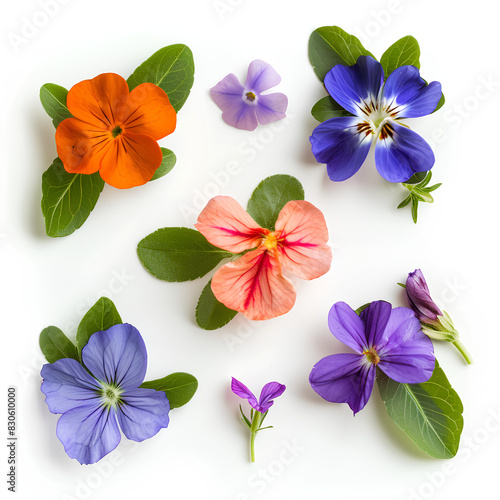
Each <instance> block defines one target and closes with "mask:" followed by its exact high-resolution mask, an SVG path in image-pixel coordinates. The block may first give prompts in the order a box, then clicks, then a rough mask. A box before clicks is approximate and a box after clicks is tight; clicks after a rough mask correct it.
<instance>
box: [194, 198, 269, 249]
mask: <svg viewBox="0 0 500 500" xmlns="http://www.w3.org/2000/svg"><path fill="white" fill-rule="evenodd" d="M195 227H196V229H198V231H199V232H200V233H201V234H202V235H203V236H205V238H206V239H207V240H208V241H209V243H211V244H212V245H215V246H216V247H219V248H222V249H223V250H227V251H228V252H233V253H240V252H243V251H244V250H250V249H252V248H255V247H257V246H259V245H260V243H261V241H262V238H263V237H264V236H265V235H266V234H268V233H269V230H268V229H263V228H261V227H260V226H259V225H258V224H257V223H256V222H255V221H254V220H253V219H252V217H250V215H248V213H247V212H246V211H245V210H244V209H243V207H242V206H241V205H240V204H239V203H238V202H237V201H236V200H235V199H234V198H231V197H230V196H216V197H215V198H212V199H211V200H210V201H209V202H208V203H207V206H206V207H205V208H204V209H203V210H202V212H201V213H200V215H199V216H198V222H197V223H196V224H195Z"/></svg>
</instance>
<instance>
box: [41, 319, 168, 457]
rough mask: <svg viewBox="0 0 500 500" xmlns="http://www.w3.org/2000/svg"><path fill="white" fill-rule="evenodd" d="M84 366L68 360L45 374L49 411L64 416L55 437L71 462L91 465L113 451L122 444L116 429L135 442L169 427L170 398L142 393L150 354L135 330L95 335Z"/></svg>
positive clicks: (122, 327) (152, 392) (45, 368)
mask: <svg viewBox="0 0 500 500" xmlns="http://www.w3.org/2000/svg"><path fill="white" fill-rule="evenodd" d="M82 361H83V364H84V365H85V368H86V369H85V368H84V367H83V366H82V365H81V364H80V363H79V362H78V361H76V360H75V359H70V358H64V359H59V360H57V361H56V362H54V363H52V364H47V365H44V366H43V368H42V372H41V375H42V378H43V382H42V386H41V390H42V392H43V393H44V394H45V402H46V403H47V405H48V407H49V410H50V411H51V412H52V413H62V416H61V417H60V418H59V421H58V422H57V437H58V438H59V439H60V441H61V442H62V444H63V445H64V449H65V451H66V453H67V454H68V455H69V456H70V457H71V458H76V459H77V460H78V461H79V462H80V463H81V464H93V463H95V462H97V461H98V460H100V459H101V458H102V457H104V456H105V455H107V454H108V453H109V452H110V451H112V450H114V449H115V448H116V447H117V446H118V443H119V442H120V429H119V427H118V423H119V424H120V427H121V430H122V431H123V433H124V434H125V436H126V437H127V438H128V439H132V440H133V441H144V440H145V439H148V438H150V437H152V436H154V435H155V434H156V433H157V432H158V431H159V430H160V429H162V428H164V427H167V426H168V422H169V417H168V412H169V410H170V404H169V402H168V399H167V396H166V394H165V393H164V392H161V391H155V390H154V389H144V388H140V385H141V384H142V382H143V381H144V376H145V374H146V365H147V353H146V346H145V345H144V341H143V339H142V337H141V334H140V333H139V332H138V331H137V329H136V328H134V327H133V326H132V325H129V324H122V325H115V326H112V327H111V328H109V329H108V330H106V331H99V332H96V333H94V334H93V335H92V336H91V337H90V339H89V341H88V343H87V345H86V346H85V347H84V348H83V349H82ZM87 370H88V371H87ZM117 421H118V422H117Z"/></svg>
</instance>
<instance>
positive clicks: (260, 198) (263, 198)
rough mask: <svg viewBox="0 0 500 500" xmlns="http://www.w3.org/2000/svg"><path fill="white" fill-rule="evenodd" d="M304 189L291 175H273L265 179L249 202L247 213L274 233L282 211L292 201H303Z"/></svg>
mask: <svg viewBox="0 0 500 500" xmlns="http://www.w3.org/2000/svg"><path fill="white" fill-rule="evenodd" d="M303 199H304V188H303V187H302V184H301V183H300V182H299V181H298V180H297V179H296V178H295V177H292V176H291V175H283V174H278V175H273V176H271V177H268V178H267V179H264V180H263V181H262V182H261V183H260V184H259V185H258V186H257V187H256V188H255V190H254V192H253V193H252V196H251V198H250V200H249V201H248V207H247V211H248V213H249V214H250V215H251V216H252V217H253V218H254V220H255V222H257V224H259V225H260V226H261V227H265V228H267V229H270V230H271V231H274V225H275V223H276V220H277V219H278V215H279V213H280V211H281V209H282V208H283V207H284V206H285V205H286V204H287V203H288V202H289V201H292V200H303Z"/></svg>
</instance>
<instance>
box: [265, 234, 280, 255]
mask: <svg viewBox="0 0 500 500" xmlns="http://www.w3.org/2000/svg"><path fill="white" fill-rule="evenodd" d="M278 236H279V235H278V233H276V232H274V233H269V234H268V235H267V236H266V237H265V238H264V239H263V240H262V243H264V246H265V247H266V248H267V249H268V250H269V251H271V252H272V251H274V250H276V249H277V248H278V241H279V238H278Z"/></svg>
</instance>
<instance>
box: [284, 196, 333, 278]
mask: <svg viewBox="0 0 500 500" xmlns="http://www.w3.org/2000/svg"><path fill="white" fill-rule="evenodd" d="M275 227H276V232H278V233H281V234H280V238H281V239H283V241H281V245H279V250H280V252H281V263H282V265H283V266H284V267H285V268H286V269H287V270H288V271H290V272H291V273H292V274H294V275H295V276H298V277H299V278H302V279H305V280H312V279H315V278H318V277H319V276H322V275H323V274H325V273H326V272H327V271H328V270H329V269H330V266H331V263H332V250H331V248H330V247H329V246H328V245H327V244H326V243H327V241H328V228H327V227H326V222H325V217H324V216H323V214H322V212H321V211H320V210H318V209H317V208H316V207H315V206H314V205H313V204H311V203H309V202H308V201H302V200H299V201H289V202H288V203H287V204H286V205H285V206H284V207H283V209H282V210H281V212H280V214H279V216H278V220H277V221H276V226H275Z"/></svg>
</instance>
